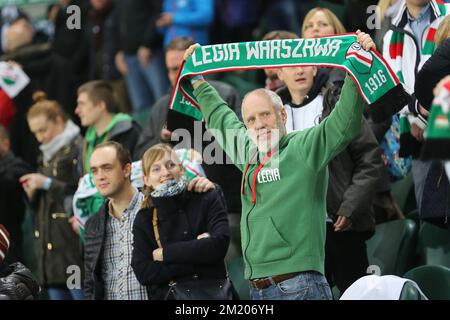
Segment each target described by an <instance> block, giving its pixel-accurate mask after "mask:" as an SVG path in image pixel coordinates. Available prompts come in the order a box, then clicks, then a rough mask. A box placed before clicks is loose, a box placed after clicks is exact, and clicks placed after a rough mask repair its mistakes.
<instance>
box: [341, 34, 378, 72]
mask: <svg viewBox="0 0 450 320" xmlns="http://www.w3.org/2000/svg"><path fill="white" fill-rule="evenodd" d="M345 57H346V58H347V60H348V61H349V62H350V64H351V65H352V66H353V68H354V69H355V70H356V71H357V72H359V73H361V74H365V73H370V69H371V68H372V62H373V57H372V54H371V53H370V51H366V50H364V49H363V48H362V47H361V45H360V44H359V43H358V42H353V43H352V44H351V46H350V48H349V49H348V50H347V53H346V54H345Z"/></svg>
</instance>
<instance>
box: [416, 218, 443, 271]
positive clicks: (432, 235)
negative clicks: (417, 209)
mask: <svg viewBox="0 0 450 320" xmlns="http://www.w3.org/2000/svg"><path fill="white" fill-rule="evenodd" d="M418 253H419V259H420V264H424V265H443V266H450V233H449V232H448V231H447V230H445V229H442V228H439V227H436V226H434V225H432V224H431V223H427V222H422V224H421V226H420V231H419V240H418Z"/></svg>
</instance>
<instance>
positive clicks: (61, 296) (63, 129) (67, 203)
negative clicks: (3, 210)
mask: <svg viewBox="0 0 450 320" xmlns="http://www.w3.org/2000/svg"><path fill="white" fill-rule="evenodd" d="M33 100H34V101H36V103H35V104H34V105H33V106H32V107H31V108H30V110H29V111H28V114H27V120H28V125H29V127H30V130H31V132H32V133H33V134H34V135H35V136H36V139H37V140H38V142H39V143H40V144H41V145H40V147H39V148H40V150H41V153H40V155H39V157H38V170H37V173H31V174H27V175H24V176H22V177H21V178H20V182H21V183H22V186H23V188H24V190H25V193H26V194H27V196H28V200H29V202H30V207H31V209H32V211H33V216H34V226H35V231H34V238H35V246H36V256H37V269H38V270H37V271H38V274H37V276H38V280H39V284H40V285H41V286H42V287H43V288H45V289H47V292H48V295H49V298H50V299H51V300H72V299H73V300H77V299H82V298H83V294H82V290H81V288H79V289H70V290H69V289H68V288H67V284H66V282H67V279H68V276H69V275H68V274H67V273H66V272H67V268H68V267H69V266H71V265H76V266H82V262H81V247H80V240H79V238H78V235H77V234H76V233H75V232H74V231H73V230H72V227H71V219H73V218H72V217H71V216H72V197H73V194H74V193H75V190H76V187H77V184H78V179H79V172H78V170H77V167H78V166H77V159H78V154H79V150H81V148H80V144H81V136H80V129H79V128H78V127H77V126H76V125H75V124H74V123H73V122H72V121H71V120H70V119H69V118H68V116H67V115H66V114H65V113H64V111H63V109H62V108H61V106H60V105H59V104H58V103H57V102H56V101H51V100H47V99H46V95H45V93H43V92H41V91H39V92H36V93H35V94H34V95H33Z"/></svg>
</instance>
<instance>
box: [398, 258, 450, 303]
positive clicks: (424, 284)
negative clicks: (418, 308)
mask: <svg viewBox="0 0 450 320" xmlns="http://www.w3.org/2000/svg"><path fill="white" fill-rule="evenodd" d="M403 277H404V278H407V279H411V280H413V281H415V282H416V283H417V284H418V285H419V287H420V289H421V290H422V291H423V293H424V294H425V295H426V296H427V298H428V299H430V300H450V269H449V268H447V267H444V266H420V267H417V268H414V269H412V270H409V271H408V272H407V273H406V274H405V275H404V276H403Z"/></svg>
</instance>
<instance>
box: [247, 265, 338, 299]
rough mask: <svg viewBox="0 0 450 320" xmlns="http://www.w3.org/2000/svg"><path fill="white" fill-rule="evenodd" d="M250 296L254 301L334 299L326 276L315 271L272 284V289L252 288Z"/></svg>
mask: <svg viewBox="0 0 450 320" xmlns="http://www.w3.org/2000/svg"><path fill="white" fill-rule="evenodd" d="M269 279H270V280H272V279H271V278H269ZM271 282H272V281H271ZM250 296H251V298H252V300H332V299H333V297H332V295H331V290H330V286H329V285H328V282H327V280H326V278H325V276H323V275H322V274H320V273H318V272H315V271H307V272H301V273H300V274H299V275H297V276H295V277H293V278H291V279H287V280H285V281H282V282H279V283H274V282H272V285H271V286H270V287H267V288H265V289H261V290H259V289H255V288H253V287H250Z"/></svg>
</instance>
